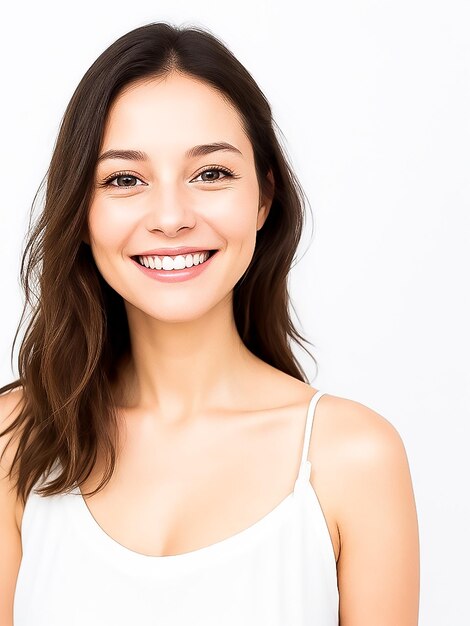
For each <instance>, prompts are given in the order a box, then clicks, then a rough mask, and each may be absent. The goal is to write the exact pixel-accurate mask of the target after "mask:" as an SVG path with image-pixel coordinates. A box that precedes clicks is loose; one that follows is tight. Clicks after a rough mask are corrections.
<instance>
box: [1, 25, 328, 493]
mask: <svg viewBox="0 0 470 626" xmlns="http://www.w3.org/2000/svg"><path fill="white" fill-rule="evenodd" d="M175 70H176V71H179V72H182V73H184V74H186V75H188V76H191V77H195V78H197V79H200V80H202V81H205V82H206V83H207V84H209V85H210V86H212V87H214V88H216V89H217V90H218V91H219V93H220V94H221V95H222V96H223V97H226V98H228V99H229V101H230V102H231V103H232V104H234V105H235V107H236V108H237V109H238V111H239V113H240V115H241V118H242V121H243V124H244V130H245V132H246V133H247V136H248V137H249V139H250V141H251V144H252V146H253V152H254V159H255V167H256V174H257V178H258V182H259V186H260V193H261V194H269V193H271V192H273V201H272V204H271V210H270V212H269V215H268V217H267V219H266V221H265V223H264V225H263V227H262V228H261V230H260V231H258V234H257V239H256V247H255V251H254V255H253V259H252V261H251V263H250V265H249V267H248V268H247V270H246V272H245V273H244V275H243V276H242V277H241V278H240V280H239V281H238V283H237V284H236V285H235V287H234V293H233V313H234V318H235V322H236V327H237V330H238V332H239V334H240V337H241V339H242V341H243V342H244V344H245V345H246V347H247V348H248V349H249V350H250V351H251V352H252V353H253V354H255V355H256V356H258V357H259V358H261V359H262V360H263V361H265V362H266V363H269V364H270V365H272V366H274V367H275V368H277V369H279V370H281V371H283V372H285V373H287V374H290V375H291V376H293V377H295V378H297V379H299V380H302V381H303V382H308V379H307V376H306V374H305V372H304V371H303V369H302V367H301V365H300V363H299V362H298V360H297V359H296V358H295V356H294V354H293V352H292V350H291V347H290V343H289V341H290V340H293V341H295V342H296V343H297V344H298V345H299V346H300V347H301V348H302V349H304V350H305V351H306V352H307V353H308V354H309V355H310V356H311V357H312V359H313V360H314V362H315V364H316V360H315V357H313V356H312V354H311V353H310V352H309V351H308V349H306V348H305V347H304V346H303V345H302V342H306V343H310V344H311V342H310V341H308V340H306V339H305V338H304V337H303V336H302V335H301V334H300V333H299V332H298V331H297V330H296V328H295V326H294V324H293V322H292V320H291V316H290V311H289V305H291V302H290V298H289V295H288V285H287V280H288V273H289V270H290V268H291V265H292V261H293V258H294V254H295V252H296V250H297V247H298V244H299V241H300V237H301V233H302V228H303V220H304V209H305V206H306V204H305V195H304V193H303V190H302V188H301V185H300V184H299V182H298V180H297V178H296V176H295V174H294V172H293V170H292V168H291V166H290V165H289V161H288V159H287V157H286V156H285V155H284V153H283V150H282V148H281V146H280V144H279V142H278V139H277V138H276V133H275V130H274V129H275V127H276V128H277V125H276V124H275V122H274V120H273V119H272V114H271V108H270V106H269V103H268V101H267V100H266V97H265V96H264V94H263V93H262V91H261V90H260V88H259V87H258V85H257V84H256V82H255V81H254V79H253V77H252V76H251V75H250V74H249V73H248V71H247V70H246V69H245V68H244V67H243V66H242V65H241V63H240V62H239V61H238V60H237V59H236V58H235V57H234V55H233V54H232V53H231V52H230V51H229V50H228V48H227V47H226V46H225V45H224V44H223V43H222V42H221V41H220V40H218V39H217V38H216V37H215V36H214V35H213V34H212V33H211V32H210V31H208V30H205V29H203V28H200V27H190V28H189V27H188V28H187V27H177V26H174V25H170V24H168V23H151V24H147V25H145V26H142V27H139V28H136V29H134V30H132V31H130V32H129V33H127V34H125V35H123V36H122V37H120V38H119V39H117V40H116V41H115V42H114V43H113V44H112V45H111V46H109V47H108V48H107V49H106V50H105V51H104V52H103V53H102V54H101V55H100V56H99V57H98V59H97V60H96V61H95V62H94V63H93V64H92V65H91V67H90V68H89V69H88V71H87V72H86V73H85V75H84V76H83V78H82V80H81V81H80V83H79V85H78V87H77V89H76V90H75V92H74V94H73V96H72V98H71V100H70V102H69V104H68V106H67V109H66V111H65V114H64V117H63V119H62V122H61V126H60V130H59V134H58V138H57V141H56V145H55V147H54V152H53V155H52V159H51V162H50V166H49V169H48V171H47V174H46V177H45V179H46V180H47V186H46V196H45V203H44V208H43V211H42V212H41V214H40V216H39V219H38V220H37V222H36V223H35V224H34V226H33V227H31V223H30V228H29V230H28V238H27V243H26V246H25V249H24V252H23V256H22V262H21V270H20V271H21V284H22V287H23V290H24V292H25V303H24V309H23V314H22V317H21V321H20V323H19V326H18V329H17V331H16V334H15V338H14V340H13V347H12V355H13V348H14V345H15V342H16V338H17V336H18V332H19V330H20V327H21V326H22V323H23V319H24V318H25V315H26V311H27V310H28V307H30V320H29V324H28V326H27V329H26V332H25V335H24V338H23V341H22V343H21V346H20V351H19V355H18V372H19V378H18V379H17V380H15V381H14V382H12V383H9V384H7V385H5V386H3V387H1V388H0V393H4V392H6V391H9V390H12V389H15V388H19V387H22V389H23V392H22V408H21V411H20V412H19V413H18V415H17V416H16V417H15V419H14V421H12V423H11V424H10V425H9V427H8V428H7V429H6V430H4V431H3V433H0V436H3V435H5V434H7V433H8V432H10V431H14V432H21V436H19V437H18V442H19V443H18V447H17V449H16V451H15V455H14V458H13V462H12V465H11V467H10V472H9V477H10V479H11V478H12V477H13V475H15V485H16V489H17V494H18V496H19V497H20V498H21V499H22V502H23V503H24V502H25V501H26V498H27V496H28V494H29V492H30V490H31V489H32V487H33V486H34V485H35V483H36V482H37V481H38V480H39V479H40V478H41V477H42V475H43V474H47V473H48V472H49V471H50V470H51V469H52V467H53V466H54V464H55V461H57V460H59V461H60V464H61V466H62V472H61V473H60V474H59V475H58V476H57V477H56V478H55V480H53V481H51V482H50V483H49V484H47V485H46V486H43V487H42V488H41V489H38V490H36V491H37V493H39V494H40V495H44V496H47V495H55V494H59V493H62V492H65V491H68V490H70V489H72V488H73V487H74V486H75V485H76V483H78V484H80V483H81V482H83V480H85V479H86V478H87V477H88V476H89V474H90V473H91V471H92V469H93V466H94V464H95V462H96V459H97V453H98V450H100V451H103V454H104V456H105V459H106V465H105V473H104V476H103V480H102V482H101V483H100V484H99V486H98V487H97V489H96V490H95V491H93V492H92V493H96V492H97V491H98V490H100V489H101V488H102V487H104V486H105V485H106V484H107V482H109V480H110V478H111V476H112V473H113V471H114V467H115V463H116V457H117V446H118V441H119V437H118V417H117V411H116V406H115V399H114V398H113V394H112V385H113V384H114V383H115V381H116V377H117V373H118V365H119V363H122V361H123V359H125V358H128V356H129V354H130V350H131V345H130V339H129V328H128V322H127V316H126V312H125V308H124V304H123V300H122V297H121V296H120V295H119V294H118V293H116V292H115V291H114V290H113V289H112V288H111V287H110V286H109V285H108V284H107V283H106V282H105V281H104V279H103V278H102V276H101V274H100V273H99V271H98V269H97V267H96V265H95V262H94V259H93V256H92V254H91V250H90V247H89V245H87V244H86V243H85V242H84V241H83V239H82V236H83V234H84V232H85V231H86V228H87V214H88V207H89V203H90V198H91V193H92V186H93V180H94V173H95V167H96V162H97V158H98V151H99V148H100V145H101V140H102V134H103V130H104V126H105V122H106V116H107V112H108V110H109V108H110V106H111V104H112V103H113V100H114V99H115V98H116V97H117V95H118V94H119V93H121V91H122V89H123V88H124V87H128V86H129V85H131V84H132V83H134V82H135V81H138V80H141V79H151V78H154V77H158V76H162V75H165V74H167V73H168V72H171V71H175ZM269 170H271V172H272V174H273V177H274V190H273V189H272V188H271V189H270V187H269V186H270V183H269V180H268V178H267V173H268V171H269ZM43 182H44V181H43ZM311 345H313V344H311ZM12 358H13V357H12ZM10 415H11V414H10ZM17 428H18V431H16V429H17ZM9 443H11V439H10V440H9ZM2 457H3V454H2ZM0 460H1V458H0Z"/></svg>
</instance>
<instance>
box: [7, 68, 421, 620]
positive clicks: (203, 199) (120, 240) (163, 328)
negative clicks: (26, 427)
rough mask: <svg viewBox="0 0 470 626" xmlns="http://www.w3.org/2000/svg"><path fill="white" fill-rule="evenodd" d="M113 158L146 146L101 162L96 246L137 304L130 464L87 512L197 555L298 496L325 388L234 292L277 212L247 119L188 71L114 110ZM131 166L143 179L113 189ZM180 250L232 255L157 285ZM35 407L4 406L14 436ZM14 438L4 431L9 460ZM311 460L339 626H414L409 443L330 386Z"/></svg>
mask: <svg viewBox="0 0 470 626" xmlns="http://www.w3.org/2000/svg"><path fill="white" fill-rule="evenodd" d="M219 141H226V142H228V143H230V144H232V145H234V146H236V147H237V148H238V149H239V150H240V152H241V154H234V153H230V152H215V153H212V154H211V155H209V156H204V157H198V158H193V159H188V158H187V157H185V152H186V151H187V150H188V149H189V148H191V147H193V146H195V145H199V144H206V143H211V142H219ZM109 149H134V150H141V151H145V152H146V153H147V154H148V156H149V160H148V161H147V162H135V161H123V160H113V161H103V162H102V163H100V165H99V166H98V167H97V170H96V180H95V185H96V186H95V189H94V194H93V198H92V202H91V205H90V211H89V220H88V232H87V233H86V236H85V241H86V242H87V243H88V244H89V245H90V246H91V249H92V253H93V256H94V258H95V261H96V264H97V266H98V269H99V270H100V272H101V273H102V275H103V277H104V278H105V280H106V281H107V282H108V283H109V284H110V285H111V286H112V287H113V288H114V289H115V290H116V291H117V292H118V293H120V294H121V295H122V297H123V299H124V303H125V307H126V311H127V314H128V319H129V328H130V334H131V341H132V359H131V360H130V361H129V363H127V364H125V365H124V366H123V368H122V371H121V377H120V381H119V384H118V385H117V387H116V389H115V393H116V397H118V398H119V407H120V414H121V417H122V434H123V435H124V437H123V441H124V443H123V446H122V449H121V450H120V455H119V457H118V462H117V465H116V470H115V473H114V474H113V476H112V478H111V480H110V481H109V483H108V484H107V485H106V487H105V488H104V489H103V490H102V491H100V492H98V493H97V494H96V495H94V496H92V497H88V496H86V503H87V506H88V508H89V509H90V512H91V514H92V515H93V517H94V518H95V520H96V522H97V523H98V524H99V525H100V526H101V528H102V529H104V530H105V532H106V533H107V534H108V535H109V536H110V537H112V538H113V539H115V540H116V541H118V542H119V543H121V544H122V545H124V546H126V547H128V548H130V549H132V550H134V551H137V552H141V553H142V554H147V555H158V556H161V555H167V554H172V555H175V554H182V553H186V552H191V551H192V550H196V549H199V548H202V547H204V546H208V545H211V544H213V543H215V542H218V541H222V540H223V539H225V538H227V537H230V536H232V535H234V534H235V533H238V532H240V531H241V530H243V529H246V528H248V527H249V526H251V525H252V524H253V523H255V522H256V521H258V520H260V519H261V518H262V517H264V516H265V515H266V514H268V513H269V512H270V511H272V510H273V509H274V508H275V506H276V505H277V504H278V503H279V502H281V500H283V499H284V498H285V497H286V496H287V495H288V494H290V493H291V492H292V489H293V485H294V481H295V478H296V477H297V473H298V469H299V460H300V455H301V445H302V440H303V435H304V428H305V418H306V410H307V406H308V402H309V401H310V399H311V397H312V395H313V393H315V391H316V390H315V389H313V388H312V387H311V386H310V385H308V384H306V383H303V382H301V381H299V380H297V379H295V378H293V377H291V376H288V375H287V374H285V373H283V372H281V371H279V370H277V369H275V368H273V367H271V366H270V365H268V364H266V363H264V362H263V361H262V360H260V359H258V358H257V357H255V355H253V354H252V353H251V352H249V351H248V350H247V349H246V348H245V346H244V345H243V343H242V342H241V340H240V338H239V336H238V334H237V331H236V328H235V325H234V321H233V314H232V300H231V298H232V289H233V287H234V285H235V284H236V282H237V281H238V280H239V278H240V277H241V276H242V275H243V273H244V272H245V270H246V268H247V267H248V264H249V262H250V260H251V258H252V255H253V251H254V247H255V243H256V234H257V232H258V230H259V229H260V228H262V227H263V224H264V222H265V220H266V217H267V215H268V213H269V209H270V203H271V200H270V198H260V195H259V189H258V181H257V179H256V173H255V168H254V160H253V151H252V147H251V144H250V142H249V140H248V138H247V137H246V135H245V134H244V132H243V129H242V126H241V121H240V118H239V116H238V114H237V111H236V110H235V109H233V108H232V107H231V106H230V105H229V104H228V103H227V101H226V100H224V98H222V97H221V96H220V94H218V93H217V92H216V91H215V90H214V89H212V88H211V87H209V86H207V85H205V84H203V83H201V82H199V81H196V80H194V79H192V78H189V77H187V76H184V75H181V74H172V75H170V76H168V77H167V78H166V79H165V80H163V81H162V80H158V81H157V80H153V81H148V82H145V83H140V84H138V85H134V86H132V87H131V88H129V89H126V91H125V92H124V93H122V94H121V96H120V97H119V98H118V100H117V101H116V102H115V103H114V105H113V107H112V109H111V111H110V113H109V116H108V119H107V124H106V127H105V133H104V137H103V144H102V149H101V153H103V152H105V151H107V150H109ZM215 164H217V165H218V166H221V167H228V168H230V169H232V170H234V171H235V172H236V174H237V176H239V178H236V179H230V178H229V179H221V180H220V181H219V182H216V183H210V182H205V181H204V179H201V177H200V176H199V173H200V171H201V170H202V169H203V168H205V167H206V166H209V165H215ZM122 170H124V171H127V172H131V173H132V175H134V176H136V177H137V178H138V179H139V180H140V181H141V182H138V181H137V183H136V184H137V185H138V186H134V187H132V188H130V189H127V190H124V189H119V188H115V187H110V188H104V187H102V186H100V184H101V183H102V181H103V179H105V178H106V177H108V176H111V175H113V174H115V173H117V172H119V171H122ZM117 182H118V181H117V180H114V184H115V185H116V184H117ZM128 182H129V181H127V182H126V184H128ZM121 184H123V183H122V182H121ZM181 245H189V246H198V247H199V246H200V247H201V249H212V248H220V252H219V255H218V258H216V259H214V262H213V263H212V265H211V267H209V268H207V270H206V271H205V272H203V273H202V274H201V275H200V276H199V277H198V278H195V279H192V280H189V281H185V282H181V283H175V284H164V283H161V282H158V281H153V280H151V279H149V278H148V277H146V276H145V275H144V274H143V273H142V272H140V270H139V269H138V268H136V267H135V266H134V265H133V262H132V261H131V259H130V256H131V255H135V254H138V253H139V252H142V251H144V250H147V249H151V248H157V247H171V246H181ZM20 397H21V391H15V392H13V393H11V394H6V395H5V396H2V397H0V422H1V427H2V429H3V428H5V427H6V426H7V425H8V424H9V423H11V421H12V420H13V419H14V418H15V411H14V410H13V408H14V406H15V405H16V403H17V402H18V400H19V399H20ZM5 444H6V437H4V438H0V450H1V449H2V448H3V446H4V445H5ZM14 453H15V445H12V446H10V447H9V448H8V454H6V455H5V459H4V464H3V465H2V467H1V468H0V469H1V475H0V479H1V480H0V505H1V506H0V510H2V511H4V513H3V514H2V516H0V524H1V525H0V530H1V532H0V552H1V553H2V554H5V555H7V558H6V559H3V560H2V562H1V563H0V595H1V596H2V597H4V598H5V599H6V601H5V602H4V603H3V605H2V607H1V608H0V621H1V623H2V624H5V625H9V624H12V607H13V597H14V588H15V583H16V578H17V574H18V569H19V566H20V562H21V521H22V515H23V507H22V505H21V503H20V502H19V501H18V499H16V498H15V492H14V489H13V488H12V487H13V481H10V480H9V479H8V478H7V470H8V467H9V464H10V463H11V461H12V459H13V456H14ZM308 459H309V460H310V462H311V464H312V471H311V476H310V483H311V485H312V487H313V488H314V490H315V493H316V495H317V497H318V501H319V503H320V506H321V509H322V512H323V514H324V518H325V523H326V526H327V529H328V533H329V536H330V539H331V551H332V556H333V558H334V560H335V562H336V568H337V577H338V589H339V595H340V615H339V618H340V624H341V626H377V624H380V625H381V626H397V624H400V626H416V625H417V623H418V603H419V539H418V523H417V514H416V506H415V501H414V494H413V488H412V482H411V475H410V469H409V465H408V460H407V456H406V452H405V449H404V446H403V442H402V440H401V438H400V436H399V434H398V433H397V431H396V430H395V428H394V427H393V426H392V424H390V423H389V422H388V421H387V420H386V419H385V418H383V417H382V416H381V415H379V414H378V413H376V412H375V411H373V410H372V409H370V408H368V407H366V406H364V405H362V404H360V403H359V402H355V401H353V400H349V399H345V398H340V397H336V396H333V395H330V394H326V395H325V396H323V397H322V398H321V399H320V400H319V402H318V405H317V407H316V411H315V419H314V422H313V428H312V435H311V442H310V448H309V451H308ZM102 470H103V467H102V465H101V459H100V457H98V463H97V465H96V467H95V468H94V470H93V472H92V474H91V475H90V477H89V478H88V479H87V480H86V481H85V483H83V484H82V485H81V491H82V493H87V492H88V491H89V490H93V489H94V488H95V487H97V486H98V483H99V479H100V478H101V475H102ZM227 485H230V486H231V489H230V490H229V493H228V492H227V491H228V490H227ZM7 511H8V514H7ZM1 611H3V613H2V612H1Z"/></svg>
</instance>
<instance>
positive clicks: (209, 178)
mask: <svg viewBox="0 0 470 626" xmlns="http://www.w3.org/2000/svg"><path fill="white" fill-rule="evenodd" d="M221 174H223V176H221ZM199 177H202V182H203V183H216V182H218V181H219V180H224V178H238V176H235V173H234V172H232V171H231V170H229V169H226V168H224V167H219V166H214V165H211V166H210V167H207V168H206V169H205V170H203V171H202V172H199V174H198V175H197V177H196V178H193V181H197V179H198V178H199ZM203 177H205V178H203ZM191 182H192V181H191Z"/></svg>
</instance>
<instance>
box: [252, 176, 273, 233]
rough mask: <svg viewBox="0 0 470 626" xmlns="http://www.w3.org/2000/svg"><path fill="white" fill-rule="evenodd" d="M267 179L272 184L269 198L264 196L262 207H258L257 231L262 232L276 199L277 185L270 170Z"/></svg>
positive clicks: (261, 201)
mask: <svg viewBox="0 0 470 626" xmlns="http://www.w3.org/2000/svg"><path fill="white" fill-rule="evenodd" d="M266 178H267V179H268V181H269V183H270V184H269V186H268V189H269V191H268V195H267V196H264V197H262V198H261V199H260V205H259V207H258V219H257V223H256V230H260V229H261V228H262V227H263V225H264V223H265V221H266V219H267V217H268V215H269V211H270V209H271V204H272V202H273V198H274V189H275V184H274V176H273V173H272V171H271V170H269V172H268V173H267V174H266Z"/></svg>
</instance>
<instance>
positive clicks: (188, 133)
mask: <svg viewBox="0 0 470 626" xmlns="http://www.w3.org/2000/svg"><path fill="white" fill-rule="evenodd" d="M222 142H224V143H225V144H230V146H233V149H230V150H229V149H225V150H221V149H217V150H214V149H212V151H211V149H210V148H207V147H206V148H199V149H198V150H194V149H195V147H196V146H207V145H209V144H216V143H222ZM192 149H193V153H192V154H191V153H190V151H191V150H192ZM110 150H115V151H120V152H122V151H130V150H132V151H135V152H137V151H138V152H140V153H145V158H144V159H142V158H138V159H136V158H131V155H127V157H125V158H123V155H121V156H119V155H114V156H112V158H102V159H101V160H99V161H98V164H97V167H96V172H95V181H94V190H93V197H92V201H91V205H90V210H89V216H88V234H89V237H88V243H89V244H90V246H91V250H92V254H93V257H94V259H95V262H96V265H97V267H98V269H99V271H100V273H101V274H102V276H103V278H104V279H105V280H106V282H107V283H108V284H109V285H110V286H111V287H112V288H113V289H114V290H115V291H117V292H118V293H119V294H120V295H121V296H122V297H123V298H124V300H125V302H126V303H127V304H126V307H130V308H131V309H133V308H135V309H138V310H140V311H142V312H144V313H145V314H147V315H149V316H151V317H153V318H156V319H158V320H161V321H168V322H171V321H186V320H187V321H189V320H191V319H194V318H196V317H199V316H200V315H202V314H204V313H205V312H207V311H208V310H209V309H211V308H212V307H214V306H216V305H217V304H219V303H220V302H221V301H222V300H223V299H225V298H226V297H227V296H229V295H230V293H231V291H232V289H233V287H234V286H235V284H236V283H237V282H238V280H239V279H240V277H241V276H242V275H243V274H244V272H245V270H246V268H247V267H248V265H249V263H250V261H251V259H252V256H253V252H254V248H255V243H256V234H257V231H258V230H259V229H260V228H261V227H262V225H263V224H264V221H265V219H266V217H267V214H268V212H269V206H270V202H269V203H263V201H262V200H261V199H260V197H259V187H258V181H257V178H256V171H255V164H254V155H253V150H252V147H251V143H250V141H249V139H248V137H247V136H246V135H245V133H244V131H243V128H242V123H241V119H240V117H239V115H238V113H237V111H236V109H234V108H233V107H232V106H231V105H230V104H229V103H228V102H227V101H226V100H225V99H224V98H223V97H222V96H221V95H220V94H219V93H218V92H217V91H216V90H215V89H213V88H212V87H210V86H208V85H206V84H205V83H203V82H200V81H198V80H195V79H193V78H190V77H188V76H185V75H182V74H177V73H173V74H171V75H169V76H167V77H166V78H165V79H163V80H160V79H158V80H157V79H155V80H152V81H148V82H146V83H144V82H140V83H139V84H135V85H133V86H132V87H130V88H127V89H126V90H125V91H124V92H122V93H121V94H120V96H119V97H118V98H117V99H116V100H115V102H114V103H113V106H112V107H111V109H110V111H109V115H108V118H107V123H106V126H105V130H104V136H103V142H102V146H101V150H100V156H103V155H104V154H105V153H106V152H108V151H110ZM205 170H206V171H205ZM217 170H221V171H217ZM106 181H107V183H106ZM181 246H188V247H195V248H197V249H198V250H201V251H205V250H214V249H216V250H218V252H217V254H216V255H215V256H214V257H213V258H211V259H210V260H209V261H208V262H207V263H208V265H207V267H206V268H205V269H204V270H203V271H200V272H199V273H198V274H197V275H195V276H194V277H193V278H189V279H187V280H183V281H177V282H175V281H172V282H169V281H168V280H165V277H164V280H162V281H160V280H155V278H153V277H152V275H150V272H151V271H152V270H142V268H141V266H139V264H138V263H137V262H136V258H137V256H138V255H142V254H143V253H145V252H152V251H154V250H156V249H159V248H170V249H174V248H178V247H181ZM147 256H153V255H150V254H149V255H147ZM157 256H164V255H157ZM168 256H175V255H171V254H168ZM184 257H186V255H184ZM185 260H186V258H185ZM155 263H156V262H155ZM188 264H191V261H190V260H189V259H188ZM163 267H164V268H165V267H170V265H168V260H167V261H166V262H164V264H163ZM200 269H203V265H201V267H200ZM162 271H164V270H162ZM171 272H176V270H167V271H166V275H169V274H170V273H171ZM159 273H161V272H159ZM128 311H129V309H128Z"/></svg>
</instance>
